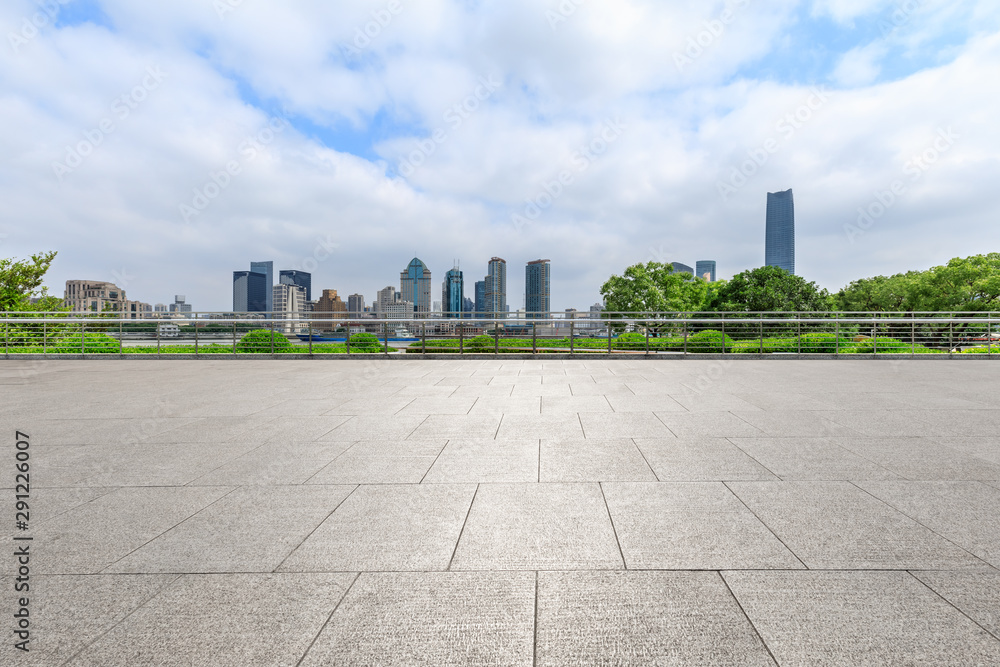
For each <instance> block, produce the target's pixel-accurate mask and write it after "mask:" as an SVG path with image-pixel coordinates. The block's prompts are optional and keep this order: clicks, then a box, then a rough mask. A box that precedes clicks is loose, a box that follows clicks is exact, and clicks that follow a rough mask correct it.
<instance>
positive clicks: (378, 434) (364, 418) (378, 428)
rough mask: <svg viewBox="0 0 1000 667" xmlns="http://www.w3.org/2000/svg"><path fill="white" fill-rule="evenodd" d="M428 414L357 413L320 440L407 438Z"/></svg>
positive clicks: (345, 440)
mask: <svg viewBox="0 0 1000 667" xmlns="http://www.w3.org/2000/svg"><path fill="white" fill-rule="evenodd" d="M426 419H427V416H426V415H423V416H421V415H399V416H394V417H393V418H392V419H387V418H386V415H379V416H376V415H372V414H364V415H355V416H353V417H351V419H349V420H347V421H346V422H344V423H343V424H341V425H340V426H338V427H336V428H335V429H333V430H332V431H330V432H329V433H326V434H325V435H323V436H321V437H320V438H319V439H318V440H319V441H320V442H357V441H358V440H376V439H395V438H406V437H407V436H408V435H410V434H411V433H413V432H414V431H416V430H417V427H418V426H420V425H421V424H423V423H424V421H425V420H426Z"/></svg>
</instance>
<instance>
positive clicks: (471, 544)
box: [452, 484, 623, 570]
mask: <svg viewBox="0 0 1000 667" xmlns="http://www.w3.org/2000/svg"><path fill="white" fill-rule="evenodd" d="M622 566H623V565H622V558H621V552H620V551H619V549H618V544H617V541H616V540H615V534H614V530H613V529H612V526H611V521H610V519H609V518H608V511H607V507H606V505H605V503H604V497H603V495H602V493H601V489H600V487H599V486H598V485H597V484H483V485H481V486H480V487H479V491H478V492H477V494H476V500H475V502H474V503H473V505H472V509H471V510H470V512H469V519H468V521H467V522H466V525H465V529H464V530H463V531H462V539H461V540H460V541H459V544H458V549H457V550H456V552H455V560H454V562H453V564H452V569H453V570H554V569H564V570H576V569H609V568H610V569H616V568H621V567H622Z"/></svg>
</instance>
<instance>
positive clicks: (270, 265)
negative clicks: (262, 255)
mask: <svg viewBox="0 0 1000 667" xmlns="http://www.w3.org/2000/svg"><path fill="white" fill-rule="evenodd" d="M250 270H251V271H253V272H255V273H263V274H264V280H265V281H266V283H265V288H266V290H267V307H266V308H264V310H266V311H268V312H270V311H272V310H274V262H250Z"/></svg>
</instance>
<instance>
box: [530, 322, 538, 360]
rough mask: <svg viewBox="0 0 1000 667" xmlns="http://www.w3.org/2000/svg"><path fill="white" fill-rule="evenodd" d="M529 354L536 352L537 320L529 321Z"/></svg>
mask: <svg viewBox="0 0 1000 667" xmlns="http://www.w3.org/2000/svg"><path fill="white" fill-rule="evenodd" d="M531 354H538V322H537V320H536V321H534V322H532V323H531Z"/></svg>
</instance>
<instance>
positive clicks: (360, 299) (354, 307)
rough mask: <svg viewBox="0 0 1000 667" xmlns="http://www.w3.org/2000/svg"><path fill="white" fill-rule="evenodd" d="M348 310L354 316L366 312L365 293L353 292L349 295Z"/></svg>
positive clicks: (359, 315)
mask: <svg viewBox="0 0 1000 667" xmlns="http://www.w3.org/2000/svg"><path fill="white" fill-rule="evenodd" d="M347 312H349V313H350V314H351V317H354V318H357V317H361V316H362V315H364V314H365V297H364V295H363V294H352V295H351V296H349V297H347Z"/></svg>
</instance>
